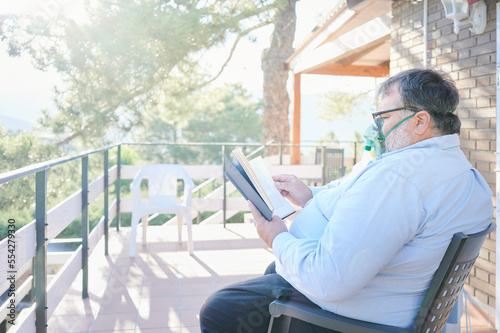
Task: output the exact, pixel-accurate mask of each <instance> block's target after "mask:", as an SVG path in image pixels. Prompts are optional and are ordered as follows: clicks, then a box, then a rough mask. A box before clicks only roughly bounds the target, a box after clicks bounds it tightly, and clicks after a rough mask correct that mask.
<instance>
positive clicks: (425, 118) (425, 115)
mask: <svg viewBox="0 0 500 333" xmlns="http://www.w3.org/2000/svg"><path fill="white" fill-rule="evenodd" d="M414 118H415V133H416V134H418V135H424V134H426V133H427V131H429V130H431V129H432V117H431V115H430V113H429V112H427V111H425V110H423V111H419V112H417V114H416V115H415V116H414Z"/></svg>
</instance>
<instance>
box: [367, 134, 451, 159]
mask: <svg viewBox="0 0 500 333" xmlns="http://www.w3.org/2000/svg"><path fill="white" fill-rule="evenodd" d="M420 148H426V149H429V148H432V149H441V150H448V149H457V148H460V139H459V137H458V134H447V135H441V136H435V137H433V138H430V139H426V140H422V141H419V142H417V143H414V144H412V145H410V146H408V147H405V148H402V149H398V150H396V151H393V152H390V153H385V154H382V155H380V156H379V157H377V158H385V157H388V156H390V155H393V154H398V153H400V152H403V151H405V150H409V149H420Z"/></svg>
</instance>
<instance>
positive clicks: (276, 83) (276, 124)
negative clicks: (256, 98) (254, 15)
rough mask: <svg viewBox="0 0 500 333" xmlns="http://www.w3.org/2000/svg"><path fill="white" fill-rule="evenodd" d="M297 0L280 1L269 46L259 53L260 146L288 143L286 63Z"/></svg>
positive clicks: (289, 50)
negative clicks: (261, 80) (261, 78)
mask: <svg viewBox="0 0 500 333" xmlns="http://www.w3.org/2000/svg"><path fill="white" fill-rule="evenodd" d="M296 2H297V0H286V1H283V2H282V3H281V4H282V7H281V8H280V9H279V10H278V11H277V13H276V16H275V19H274V31H273V33H272V35H271V46H270V47H269V48H268V49H265V50H264V51H263V52H262V71H263V72H264V93H263V113H262V120H263V123H264V135H263V142H267V141H269V140H271V139H275V142H274V143H279V142H280V141H282V142H283V143H289V142H290V125H289V123H288V106H289V105H290V99H289V97H288V92H287V90H286V82H287V80H288V69H287V68H285V60H286V59H287V58H288V57H289V56H290V55H291V54H292V52H293V39H294V37H295V26H296V21H297V15H296V14H295V4H296ZM277 152H278V148H277V147H271V148H269V149H266V155H273V154H276V153H277Z"/></svg>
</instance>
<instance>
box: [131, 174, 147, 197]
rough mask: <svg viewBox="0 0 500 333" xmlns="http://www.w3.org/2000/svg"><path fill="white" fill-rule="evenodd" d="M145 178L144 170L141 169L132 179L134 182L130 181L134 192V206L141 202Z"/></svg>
mask: <svg viewBox="0 0 500 333" xmlns="http://www.w3.org/2000/svg"><path fill="white" fill-rule="evenodd" d="M143 178H144V177H143V176H142V171H139V172H138V173H137V175H135V177H134V179H133V180H132V183H130V192H132V200H133V202H134V206H136V205H139V204H140V203H141V182H142V179H143Z"/></svg>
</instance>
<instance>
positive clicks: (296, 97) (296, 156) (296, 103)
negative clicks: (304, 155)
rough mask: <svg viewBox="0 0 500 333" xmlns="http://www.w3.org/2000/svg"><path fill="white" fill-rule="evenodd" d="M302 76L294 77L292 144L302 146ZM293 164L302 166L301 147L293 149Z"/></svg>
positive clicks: (296, 75)
mask: <svg viewBox="0 0 500 333" xmlns="http://www.w3.org/2000/svg"><path fill="white" fill-rule="evenodd" d="M300 76H301V74H300V73H298V74H295V75H294V76H293V129H292V131H293V132H292V144H294V145H299V144H300ZM291 164H300V147H299V146H293V147H292V156H291Z"/></svg>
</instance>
